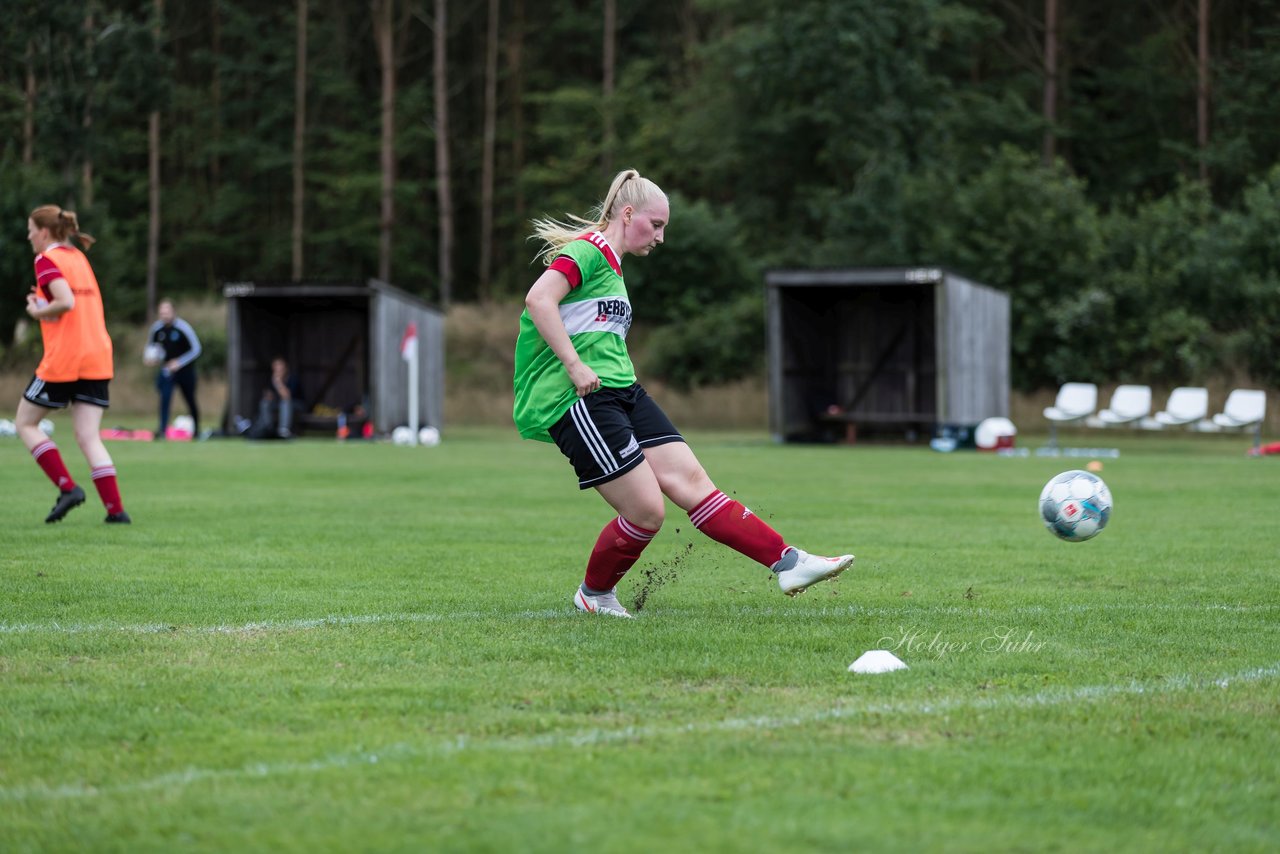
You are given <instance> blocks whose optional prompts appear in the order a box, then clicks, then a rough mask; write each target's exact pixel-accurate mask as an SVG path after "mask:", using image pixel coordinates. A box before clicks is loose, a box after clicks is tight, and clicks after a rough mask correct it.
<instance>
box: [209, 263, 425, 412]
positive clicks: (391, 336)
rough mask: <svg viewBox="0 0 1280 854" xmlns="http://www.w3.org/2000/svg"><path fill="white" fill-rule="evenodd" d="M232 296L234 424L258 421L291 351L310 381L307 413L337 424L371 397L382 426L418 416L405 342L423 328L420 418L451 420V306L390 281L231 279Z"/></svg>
mask: <svg viewBox="0 0 1280 854" xmlns="http://www.w3.org/2000/svg"><path fill="white" fill-rule="evenodd" d="M223 294H224V295H225V296H226V299H227V413H226V415H227V421H228V423H227V425H225V426H227V427H228V429H230V425H231V423H233V422H234V421H235V418H236V416H243V417H245V418H249V419H252V418H253V417H254V414H255V413H256V412H257V407H258V400H259V398H260V397H261V395H262V391H263V389H264V388H265V387H266V383H267V378H268V377H269V376H270V372H271V360H272V359H273V358H275V357H276V356H284V358H285V359H287V360H288V361H289V363H290V365H292V366H293V368H294V371H295V372H296V373H297V374H298V376H299V377H300V379H301V383H302V392H303V407H302V412H301V413H300V414H299V418H298V420H300V422H301V427H302V428H303V430H304V431H305V430H306V429H308V428H310V429H313V430H314V429H326V430H328V429H331V428H332V426H333V424H334V423H335V422H336V416H337V413H338V412H345V411H350V410H351V409H352V408H353V407H354V406H355V405H356V404H363V405H364V407H365V408H366V410H367V411H368V413H369V417H370V419H371V420H372V421H373V424H374V426H375V427H376V429H377V430H378V432H380V433H386V432H389V431H390V430H392V429H394V428H395V427H397V426H399V425H401V424H407V423H409V400H408V377H409V365H408V363H407V362H405V361H404V359H403V358H402V357H401V355H400V344H401V341H402V339H403V337H404V333H405V330H406V328H407V327H408V326H409V324H411V323H412V324H416V327H417V333H418V352H419V360H420V361H419V365H420V369H419V374H418V409H419V413H418V422H419V424H420V425H422V426H427V425H430V426H433V427H437V428H439V427H443V426H444V313H443V312H441V311H440V310H439V309H436V308H434V307H432V306H431V305H428V304H427V303H426V302H424V301H422V300H421V299H419V298H417V297H415V296H413V295H412V294H409V293H406V292H405V291H402V290H400V289H399V288H396V287H393V286H392V285H389V284H387V283H386V282H382V281H378V280H376V279H370V280H369V281H367V282H365V283H363V284H361V283H350V284H348V283H326V282H294V283H274V282H272V283H265V282H264V283H260V282H230V283H227V284H226V285H224V287H223Z"/></svg>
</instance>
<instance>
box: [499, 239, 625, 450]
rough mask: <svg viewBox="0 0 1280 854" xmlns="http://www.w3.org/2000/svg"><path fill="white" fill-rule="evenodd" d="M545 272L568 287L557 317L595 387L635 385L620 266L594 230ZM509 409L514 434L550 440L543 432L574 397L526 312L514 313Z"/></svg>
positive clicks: (572, 244)
mask: <svg viewBox="0 0 1280 854" xmlns="http://www.w3.org/2000/svg"><path fill="white" fill-rule="evenodd" d="M550 268H551V269H553V270H559V271H560V272H562V273H564V274H565V277H566V278H567V279H568V280H569V284H570V286H571V287H572V289H571V290H570V291H569V293H568V294H567V295H566V296H565V298H564V299H563V300H561V301H560V319H561V320H562V321H564V328H565V330H567V331H568V333H569V340H570V341H571V342H573V349H574V350H576V351H577V353H578V356H579V357H580V358H581V359H582V361H583V363H584V364H586V365H587V366H588V367H589V368H591V370H593V371H595V372H596V375H597V376H598V377H600V386H601V388H626V387H627V386H630V385H631V384H633V383H634V382H635V381H636V372H635V368H634V367H633V366H632V364H631V356H630V355H628V354H627V331H628V330H629V329H630V328H631V301H630V300H629V299H628V298H627V286H626V284H625V283H624V282H623V280H622V265H621V263H620V262H619V261H618V256H617V255H616V254H615V253H614V251H613V247H611V246H610V245H609V242H608V241H607V240H605V238H604V235H602V234H601V233H600V232H598V231H596V232H592V233H591V234H587V235H584V236H582V237H579V238H578V239H577V240H571V241H570V242H569V243H568V244H566V245H565V246H564V248H563V249H561V250H560V253H559V254H558V255H557V256H556V257H555V258H554V259H553V260H552V262H551V266H550ZM515 393H516V394H515V407H514V410H513V413H512V414H513V417H514V418H515V422H516V427H517V428H519V430H520V435H521V436H523V437H525V438H526V439H540V440H542V441H544V442H550V441H551V436H550V434H549V433H547V430H548V428H550V427H551V425H553V424H555V423H556V422H557V421H559V420H560V419H561V418H562V417H563V416H564V414H565V413H566V412H568V411H569V407H570V406H572V405H573V403H574V401H576V400H577V399H578V393H577V391H576V390H575V389H574V387H573V383H572V382H570V381H569V372H568V371H566V370H565V368H564V365H563V364H561V362H560V360H559V359H558V358H557V357H556V354H555V352H554V351H552V349H551V347H550V346H549V345H548V344H547V342H546V340H545V339H543V337H542V335H541V334H540V333H539V332H538V329H537V327H535V326H534V325H533V320H532V319H531V318H530V317H529V310H528V309H525V311H524V313H523V314H521V315H520V335H519V337H518V338H516V371H515Z"/></svg>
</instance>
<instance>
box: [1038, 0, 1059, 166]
mask: <svg viewBox="0 0 1280 854" xmlns="http://www.w3.org/2000/svg"><path fill="white" fill-rule="evenodd" d="M1043 115H1044V144H1043V147H1042V148H1043V150H1042V152H1041V159H1042V160H1043V162H1044V165H1045V166H1052V165H1053V159H1054V157H1055V156H1057V130H1056V128H1055V127H1054V125H1055V124H1057V121H1058V0H1045V3H1044V110H1043Z"/></svg>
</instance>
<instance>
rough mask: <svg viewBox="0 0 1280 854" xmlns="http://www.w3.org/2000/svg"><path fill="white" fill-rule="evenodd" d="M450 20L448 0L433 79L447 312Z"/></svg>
mask: <svg viewBox="0 0 1280 854" xmlns="http://www.w3.org/2000/svg"><path fill="white" fill-rule="evenodd" d="M448 25H449V16H448V3H447V2H446V0H435V15H434V34H435V39H434V42H433V44H434V47H435V51H434V59H433V70H432V78H433V81H434V84H435V86H434V89H435V115H436V200H437V207H438V208H439V217H440V232H439V233H440V245H439V246H438V247H437V249H436V251H437V252H438V253H439V289H440V304H441V305H442V306H445V307H446V308H447V307H448V305H449V302H450V300H451V299H452V296H453V235H454V221H453V188H452V186H451V185H450V183H449V176H450V169H451V165H450V160H449V73H448V68H449V65H448V53H447V48H448V44H449V40H448V35H449V27H448Z"/></svg>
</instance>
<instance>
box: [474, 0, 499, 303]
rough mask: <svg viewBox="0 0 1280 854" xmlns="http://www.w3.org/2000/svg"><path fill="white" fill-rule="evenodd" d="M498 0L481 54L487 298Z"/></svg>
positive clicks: (487, 288) (484, 293) (485, 295)
mask: <svg viewBox="0 0 1280 854" xmlns="http://www.w3.org/2000/svg"><path fill="white" fill-rule="evenodd" d="M499 8H500V3H499V0H489V31H488V34H487V36H486V39H485V57H484V150H483V153H482V163H481V165H480V281H479V284H478V292H477V296H478V297H479V298H480V299H481V300H488V299H489V296H490V293H491V282H490V278H491V277H492V275H493V172H494V162H493V160H494V154H493V150H494V144H495V142H496V139H497V123H498V122H497V114H498V14H499Z"/></svg>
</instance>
